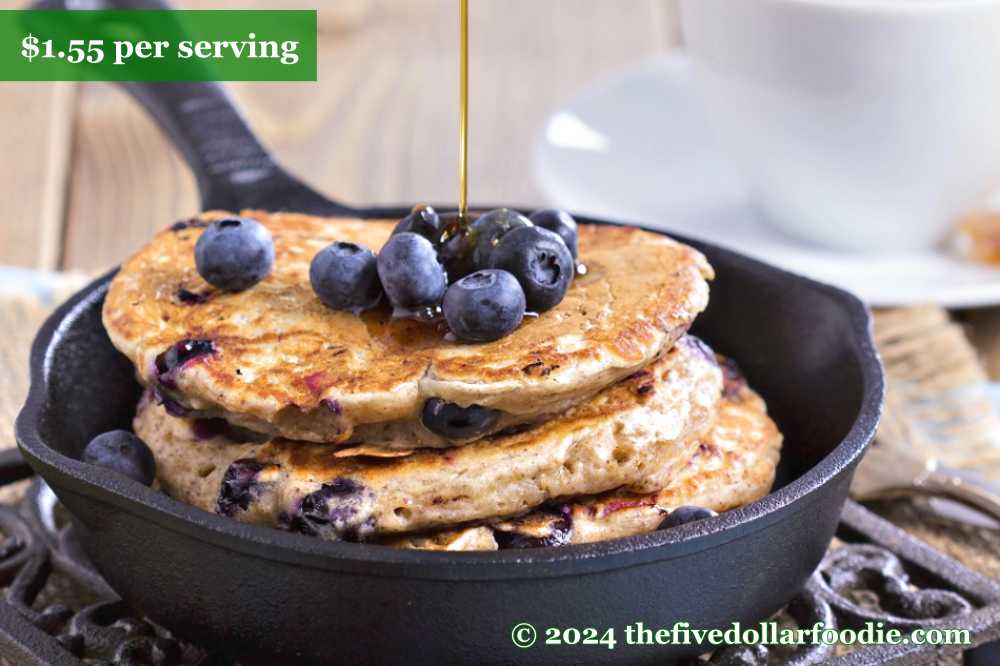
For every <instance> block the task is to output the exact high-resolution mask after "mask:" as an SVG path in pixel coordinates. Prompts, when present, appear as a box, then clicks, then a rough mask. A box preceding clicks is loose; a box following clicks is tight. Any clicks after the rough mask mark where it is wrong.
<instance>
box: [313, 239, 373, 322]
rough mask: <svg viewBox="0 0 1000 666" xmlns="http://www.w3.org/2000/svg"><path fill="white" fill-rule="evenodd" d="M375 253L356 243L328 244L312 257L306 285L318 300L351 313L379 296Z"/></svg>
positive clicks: (369, 305)
mask: <svg viewBox="0 0 1000 666" xmlns="http://www.w3.org/2000/svg"><path fill="white" fill-rule="evenodd" d="M376 264H377V260H376V257H375V253H374V252H372V251H371V250H369V249H368V248H366V247H365V246H364V245H358V244H357V243H339V242H338V243H332V244H330V245H327V246H326V247H324V248H323V249H322V250H320V251H319V253H317V255H316V256H315V257H313V260H312V263H311V264H310V265H309V283H310V284H312V288H313V291H314V292H316V295H317V296H319V300H321V301H323V303H325V304H326V305H329V306H330V307H331V308H335V309H337V310H346V311H348V312H353V313H355V314H357V313H359V312H361V311H362V310H367V309H368V308H371V307H374V306H375V305H376V304H377V303H378V302H379V299H380V298H381V297H382V283H381V282H379V280H378V268H377V267H376Z"/></svg>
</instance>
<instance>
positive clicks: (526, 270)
mask: <svg viewBox="0 0 1000 666" xmlns="http://www.w3.org/2000/svg"><path fill="white" fill-rule="evenodd" d="M490 267H491V268H499V269H502V270H505V271H507V272H508V273H510V274H511V275H513V276H514V277H515V278H517V281H518V282H520V283H521V288H522V289H524V297H525V299H526V300H527V308H528V310H531V311H532V312H545V311H546V310H551V309H552V308H554V307H555V306H557V305H559V303H560V302H562V299H563V297H564V296H566V292H567V291H568V290H569V285H570V284H571V283H572V282H573V273H574V270H575V264H574V262H573V255H571V254H570V252H569V248H568V247H566V243H564V242H563V239H562V238H560V237H559V236H558V235H556V234H554V233H552V232H551V231H549V230H548V229H542V228H540V227H525V228H522V229H514V230H513V231H511V232H510V233H508V234H506V235H505V236H504V237H503V238H501V239H500V242H499V243H497V246H496V249H495V250H494V251H493V256H492V258H491V259H490Z"/></svg>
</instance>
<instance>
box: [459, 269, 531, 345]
mask: <svg viewBox="0 0 1000 666" xmlns="http://www.w3.org/2000/svg"><path fill="white" fill-rule="evenodd" d="M443 308H444V316H445V319H446V320H447V321H448V327H449V328H451V331H452V333H454V334H455V335H457V336H458V337H460V338H462V339H463V340H471V341H472V342H489V341H491V340H499V339H500V338H502V337H504V336H505V335H508V334H510V333H511V332H513V331H514V329H516V328H517V327H518V325H519V324H520V323H521V319H523V318H524V308H525V300H524V290H522V289H521V285H520V284H518V282H517V279H516V278H514V276H513V275H511V274H510V273H508V272H506V271H497V270H485V271H477V272H475V273H473V274H472V275H467V276H465V277H464V278H462V279H461V280H459V281H458V282H456V283H455V284H453V285H451V286H450V287H448V292H447V293H446V294H445V295H444V304H443Z"/></svg>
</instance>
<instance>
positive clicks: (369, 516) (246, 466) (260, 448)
mask: <svg viewBox="0 0 1000 666" xmlns="http://www.w3.org/2000/svg"><path fill="white" fill-rule="evenodd" d="M721 393H722V374H721V371H720V369H719V366H718V364H717V362H716V359H715V357H714V355H713V354H712V352H711V350H709V349H708V348H707V347H706V346H705V345H704V344H703V343H701V342H700V341H699V340H697V339H696V338H692V337H691V336H687V337H685V338H683V339H682V340H681V341H679V342H678V343H677V344H676V345H674V347H673V348H672V349H671V350H670V351H669V352H668V353H667V354H666V355H664V356H663V358H661V359H659V360H657V361H654V362H653V363H651V364H650V365H649V366H648V367H646V368H644V369H643V370H642V371H641V372H639V373H636V374H635V375H633V376H632V377H630V378H628V379H625V380H623V381H620V382H618V383H616V384H614V385H612V386H609V387H607V388H605V389H604V390H602V391H600V392H599V393H598V394H597V395H595V396H594V397H592V398H590V399H589V400H587V401H585V402H583V403H581V404H580V405H578V406H576V407H574V408H571V409H570V410H568V411H567V412H566V413H565V414H562V415H560V416H558V417H556V418H554V419H552V420H550V421H547V422H546V423H544V424H542V425H540V426H538V427H535V428H532V429H530V430H528V431H525V432H519V433H514V434H500V435H494V436H491V437H487V438H485V439H482V440H479V441H478V442H474V443H472V444H467V445H465V446H462V447H455V448H451V449H424V450H420V451H415V452H413V453H412V454H411V455H407V456H404V457H398V458H373V457H370V456H358V457H349V458H344V457H337V456H336V448H335V447H330V446H322V445H316V444H313V443H309V442H301V441H290V440H286V439H281V438H278V439H274V440H271V441H270V442H268V443H266V444H263V445H258V444H255V443H253V442H246V443H240V441H239V440H240V439H241V437H240V436H239V434H234V433H232V432H229V431H226V429H225V428H223V429H221V430H218V429H217V427H218V424H219V422H218V421H216V422H209V423H205V422H203V421H199V420H197V419H187V418H178V417H172V416H170V415H168V414H167V412H166V411H165V410H164V408H163V407H159V406H156V405H155V403H154V402H153V400H152V399H151V397H150V396H149V395H148V394H147V396H146V397H145V398H144V400H143V402H142V403H141V404H140V408H139V410H138V413H137V416H136V419H135V429H136V434H138V435H139V437H141V438H142V439H143V440H144V441H146V443H147V444H149V446H150V448H151V449H152V450H153V452H154V454H155V456H156V460H157V478H158V479H159V482H160V484H161V486H162V487H163V488H164V489H165V490H166V491H167V492H168V493H170V494H171V495H172V496H174V497H176V498H177V499H180V500H182V501H185V502H188V503H190V504H194V505H195V506H199V507H201V508H203V509H206V510H214V511H216V512H217V513H220V514H222V515H227V516H230V517H233V518H235V519H237V520H240V521H243V522H248V523H254V524H258V525H265V526H270V527H278V528H282V529H287V530H292V531H298V532H303V533H306V534H313V535H317V536H320V537H323V538H327V539H339V538H349V539H367V538H370V537H372V536H375V535H377V534H391V533H399V532H411V531H415V530H423V529H428V528H433V527H440V526H446V525H454V524H458V523H466V522H469V521H476V520H487V519H496V518H503V517H508V516H517V515H520V514H523V513H524V512H526V511H528V510H530V509H531V508H533V507H536V506H538V505H540V504H543V503H545V502H548V501H551V500H554V499H556V498H561V497H569V496H574V495H581V494H595V493H600V492H603V491H607V490H610V489H613V488H618V487H621V486H625V487H628V488H629V489H631V490H632V491H634V492H639V493H649V492H655V491H658V490H661V489H662V488H663V487H664V485H665V484H666V483H668V482H669V480H670V479H671V478H673V476H674V474H675V473H676V471H677V470H678V469H679V468H680V467H682V466H683V465H685V464H686V463H687V461H689V460H690V459H691V457H692V455H694V452H695V450H696V449H697V448H698V446H699V442H700V441H701V438H702V437H703V436H704V434H705V433H706V431H707V430H708V428H709V427H710V426H711V423H712V420H713V418H714V417H715V414H716V411H717V409H718V404H719V400H720V395H721ZM223 423H224V422H223ZM213 428H216V429H213ZM242 439H244V440H246V439H247V437H246V436H244V437H243V438H242Z"/></svg>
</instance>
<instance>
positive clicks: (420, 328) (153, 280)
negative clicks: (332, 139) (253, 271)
mask: <svg viewBox="0 0 1000 666" xmlns="http://www.w3.org/2000/svg"><path fill="white" fill-rule="evenodd" d="M224 215H226V213H222V212H213V213H206V214H204V215H202V216H201V217H200V218H198V219H196V220H191V221H188V222H186V223H179V224H178V225H175V226H174V227H173V228H172V229H168V230H166V231H164V232H163V233H161V234H159V235H158V236H157V237H156V238H154V239H153V241H152V242H151V243H149V244H148V245H147V246H145V247H144V248H142V249H141V250H140V251H139V252H138V253H137V254H136V255H135V256H133V257H132V258H131V259H129V260H128V261H126V262H125V263H124V264H123V265H122V268H121V271H120V272H119V273H118V275H117V276H116V277H115V278H114V280H113V281H112V284H111V287H110V290H109V292H108V295H107V298H106V300H105V304H104V325H105V327H106V328H107V331H108V334H109V335H110V337H111V340H112V342H113V343H114V344H115V346H116V347H117V348H118V349H119V350H121V351H122V352H123V353H125V355H126V356H128V357H129V358H130V359H131V360H132V361H133V362H134V363H135V365H136V367H137V369H138V375H139V377H140V380H141V381H142V382H143V383H144V384H146V385H147V386H156V387H157V389H158V391H159V395H160V399H161V400H163V401H165V402H166V404H167V405H168V406H170V407H172V408H173V409H174V411H175V412H179V411H180V410H183V409H188V410H197V411H198V413H199V415H201V416H221V417H224V418H226V419H227V420H229V421H230V422H232V423H234V424H236V425H239V426H244V427H247V428H251V429H253V430H255V431H260V432H265V433H269V434H272V435H276V436H283V437H287V438H290V439H297V440H305V441H310V442H327V443H339V442H345V441H353V442H367V443H369V444H375V443H378V444H382V445H386V444H388V443H390V442H392V441H395V440H396V438H397V435H398V433H390V434H388V435H384V436H382V435H380V434H379V433H385V432H386V428H390V430H391V427H402V428H404V429H409V431H410V432H413V431H414V428H415V427H416V426H415V423H416V422H418V421H419V416H420V413H421V410H422V407H423V405H424V403H425V401H426V400H428V399H429V398H440V399H443V400H446V401H448V402H453V403H457V404H459V405H461V406H463V407H468V406H470V405H473V404H479V405H483V406H485V407H489V408H492V409H499V410H502V411H504V412H505V413H506V415H507V416H506V418H505V420H504V422H503V424H502V425H503V427H506V426H508V425H510V424H512V423H519V422H525V421H535V420H538V419H539V418H544V417H546V416H549V415H553V414H559V413H562V412H564V411H565V410H566V409H568V408H570V407H572V406H574V405H576V404H578V403H580V401H582V400H584V399H586V398H588V397H590V396H592V395H594V394H595V393H596V392H597V391H599V390H601V389H602V388H604V387H606V386H609V385H611V384H613V383H614V382H616V381H618V380H620V379H622V378H624V377H627V376H629V375H631V374H633V373H634V372H636V371H637V370H639V369H640V368H642V367H644V366H645V365H647V364H648V363H649V362H650V361H652V360H653V359H655V358H657V357H659V356H661V355H662V354H663V353H665V352H666V351H667V350H669V349H670V348H671V346H673V344H674V343H675V342H676V340H678V339H679V338H680V337H681V336H682V335H683V334H684V332H685V331H686V330H687V329H688V327H689V326H690V324H691V322H692V321H693V320H694V317H695V315H697V314H698V313H699V312H700V311H702V310H703V309H704V308H705V306H706V304H707V302H708V285H707V283H706V278H711V276H712V269H711V267H710V266H709V265H708V263H707V262H706V261H705V258H704V257H703V256H702V255H701V254H700V253H698V252H697V251H695V250H693V249H692V248H690V247H687V246H685V245H682V244H680V243H677V242H675V241H672V240H670V239H668V238H666V237H664V236H661V235H658V234H653V233H647V232H644V231H641V230H638V229H632V228H626V227H615V226H591V225H581V227H580V230H579V254H580V260H581V261H582V262H583V263H584V264H585V265H586V266H587V268H588V269H589V272H588V273H587V275H586V276H584V277H580V278H577V279H576V280H575V281H574V283H573V285H572V286H571V288H570V290H569V292H568V294H567V295H566V298H565V299H564V300H563V301H562V303H561V304H560V305H559V306H557V307H556V308H554V309H552V310H550V311H548V312H545V313H543V314H542V315H541V316H539V317H526V318H525V321H524V323H522V325H521V326H520V328H518V329H517V330H516V331H515V332H514V333H512V334H511V335H509V336H507V337H505V338H503V339H501V340H497V341H495V342H489V343H477V344H472V343H463V342H458V341H453V340H448V339H446V331H445V330H443V329H441V328H439V327H436V326H428V325H427V324H422V323H418V322H415V321H411V320H402V321H394V322H392V321H390V313H389V311H388V308H386V307H382V308H376V309H375V310H372V311H369V312H367V313H364V314H362V315H361V316H360V317H359V316H356V315H354V314H350V313H345V312H338V311H336V310H333V309H331V308H328V307H326V306H325V305H323V304H322V303H321V302H320V301H319V299H318V298H317V297H316V295H315V294H314V293H313V291H312V289H311V288H310V284H309V275H308V273H309V264H310V262H311V260H312V258H313V256H314V255H315V254H316V253H317V252H318V251H319V250H320V249H322V248H323V247H325V246H327V245H328V244H330V243H331V242H333V241H351V242H357V243H361V244H363V245H366V246H368V247H370V248H372V249H374V250H378V249H380V248H381V246H382V244H383V243H384V242H385V241H386V239H387V238H388V237H389V233H390V232H391V230H392V228H393V225H394V223H395V222H394V221H362V220H354V219H331V218H318V217H311V216H307V215H297V214H291V213H276V214H268V213H263V212H259V211H244V212H243V213H242V215H245V216H248V217H252V218H254V219H256V220H258V221H260V222H261V224H263V225H264V226H265V227H267V228H268V230H269V231H270V232H271V235H272V236H273V238H274V244H275V262H274V268H273V269H272V271H271V273H270V275H268V276H267V277H266V278H265V279H264V280H263V281H262V282H260V283H259V284H257V285H256V286H254V287H253V288H251V289H248V290H246V291H243V292H224V291H219V290H217V289H214V288H212V287H210V286H209V285H207V284H206V283H205V282H204V281H203V280H202V279H201V277H200V276H199V275H198V272H197V270H196V269H195V266H194V245H195V243H196V241H197V240H198V238H199V236H200V235H201V233H202V230H203V226H204V225H205V224H206V223H207V222H210V221H211V220H214V219H218V218H220V217H222V216H224ZM171 350H172V351H171ZM373 424H377V425H373ZM391 424H396V426H391ZM362 427H369V428H370V429H369V430H367V431H365V430H359V433H358V435H357V436H356V437H353V438H352V435H353V434H354V433H355V430H356V429H360V428H362ZM424 432H426V431H424ZM427 434H428V436H427V437H426V438H425V439H424V440H422V441H420V442H418V443H417V445H419V446H441V445H443V444H447V442H442V441H440V440H438V439H436V438H433V437H430V436H429V433H427ZM404 439H405V438H404Z"/></svg>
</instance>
